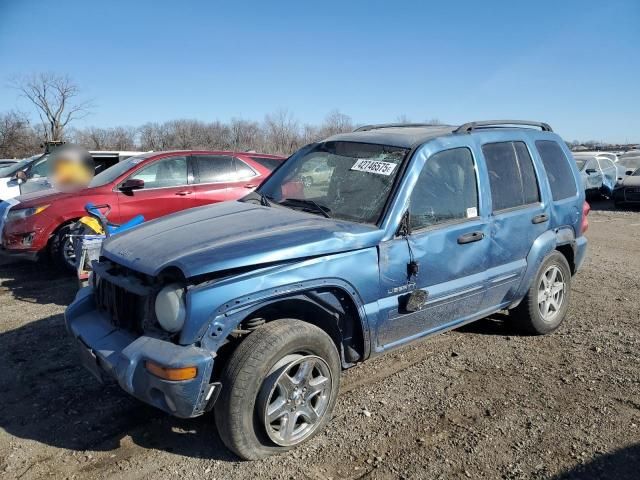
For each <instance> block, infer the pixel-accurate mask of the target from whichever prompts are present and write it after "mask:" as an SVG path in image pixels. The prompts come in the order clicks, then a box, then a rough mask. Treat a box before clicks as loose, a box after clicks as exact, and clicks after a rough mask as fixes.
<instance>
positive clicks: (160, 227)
mask: <svg viewBox="0 0 640 480" xmlns="http://www.w3.org/2000/svg"><path fill="white" fill-rule="evenodd" d="M382 235H383V232H382V231H381V230H379V229H378V228H377V227H375V226H373V225H362V224H357V223H352V222H346V221H342V220H335V219H330V218H324V217H321V216H318V215H314V214H310V213H305V212H300V211H296V210H291V209H289V208H284V207H280V206H271V207H263V206H259V205H254V204H250V203H243V202H225V203H220V204H217V205H208V206H204V207H199V208H193V209H190V210H185V211H182V212H179V213H175V214H173V215H169V216H166V217H163V218H160V219H157V220H153V221H151V222H147V223H144V224H142V225H140V226H138V227H136V228H134V229H132V230H129V231H126V232H123V233H120V234H117V235H115V236H113V237H111V238H109V239H108V240H107V241H106V242H105V243H104V250H103V254H104V255H105V256H106V257H107V258H110V259H111V260H113V261H115V262H117V263H119V264H122V265H125V266H127V267H129V268H132V269H134V270H136V271H139V272H142V273H145V274H147V275H153V276H155V275H157V274H158V273H159V272H160V271H162V270H163V269H165V268H167V267H171V266H172V267H177V268H179V269H180V270H181V271H182V272H183V273H184V275H185V276H186V277H192V276H195V275H201V274H205V273H213V272H218V271H223V270H228V269H232V268H241V267H246V266H251V265H256V266H257V265H261V264H270V263H274V262H284V261H290V260H295V259H301V258H305V257H312V256H317V255H327V254H330V253H338V252H345V251H349V250H356V249H360V248H365V247H370V246H374V245H376V244H377V243H378V242H379V241H380V239H381V238H382Z"/></svg>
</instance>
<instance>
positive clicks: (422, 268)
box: [65, 120, 589, 459]
mask: <svg viewBox="0 0 640 480" xmlns="http://www.w3.org/2000/svg"><path fill="white" fill-rule="evenodd" d="M588 210H589V206H588V204H587V203H586V202H585V198H584V192H583V190H582V188H581V183H580V176H579V173H578V170H577V168H576V166H575V162H574V161H573V159H572V157H571V153H570V152H569V150H568V149H567V147H566V145H565V143H564V142H563V141H562V139H561V138H560V137H559V136H558V135H556V134H555V133H553V132H552V130H551V128H550V127H549V126H548V125H547V124H545V123H539V122H524V121H513V120H510V121H482V122H471V123H467V124H464V125H462V126H457V127H456V126H443V125H438V126H433V125H419V124H408V125H404V124H403V125H394V124H391V125H371V126H366V127H362V128H359V129H357V130H356V131H354V132H352V133H344V134H338V135H335V136H332V137H330V138H328V139H326V140H324V141H322V142H319V143H315V144H311V145H308V146H306V147H304V148H302V149H301V150H299V151H298V152H296V153H295V154H294V155H292V156H291V157H290V158H289V159H288V160H287V161H286V162H284V163H283V164H282V165H281V166H280V167H279V168H277V169H276V170H275V171H274V173H273V174H272V175H271V176H270V177H269V178H268V179H267V180H266V181H265V182H264V183H263V184H262V185H261V186H260V187H259V188H258V189H257V190H256V191H254V192H251V193H250V194H248V195H247V196H246V197H245V198H243V199H241V200H239V201H233V202H226V203H221V204H217V205H212V206H205V207H199V208H194V209H191V210H186V211H183V212H180V213H177V214H174V215H170V216H167V217H165V218H161V219H158V220H154V221H151V222H148V223H145V224H143V225H141V226H139V227H136V228H134V229H132V230H130V231H128V232H124V233H122V234H120V235H118V236H115V237H112V238H110V239H108V240H107V241H106V242H105V244H104V247H103V252H102V256H101V260H100V261H99V262H96V263H95V264H94V274H93V277H92V280H91V285H90V286H88V287H86V288H84V289H82V290H80V291H79V292H78V294H77V297H76V299H75V300H74V302H73V303H72V304H71V305H70V306H69V307H68V309H67V311H66V315H65V316H66V325H67V329H68V331H69V333H70V334H71V335H72V336H73V338H74V339H75V340H76V342H77V345H78V346H79V350H80V352H81V358H82V363H83V364H84V366H85V367H86V368H87V369H88V370H90V371H91V372H92V373H93V374H95V375H96V376H97V377H98V378H99V379H104V378H110V377H111V378H114V379H115V380H117V382H118V383H119V384H120V386H121V387H122V388H123V389H124V390H126V391H127V392H129V393H130V394H131V395H134V396H135V397H137V398H138V399H140V400H142V401H144V402H147V403H149V404H151V405H154V406H156V407H158V408H160V409H162V410H164V411H166V412H168V413H170V414H172V415H176V416H178V417H195V416H198V415H202V414H204V413H205V412H208V411H209V410H214V414H213V415H214V417H215V421H216V424H217V428H218V431H219V433H220V436H221V438H222V439H223V441H224V442H225V444H226V445H227V446H228V447H229V448H230V449H231V450H233V451H234V452H235V453H236V454H238V455H239V456H240V457H242V458H245V459H257V458H263V457H265V456H268V455H270V454H274V453H278V452H281V451H284V450H287V449H290V448H293V447H294V446H296V445H298V444H300V443H302V442H304V441H307V440H309V439H310V438H311V437H312V436H313V435H315V434H317V433H318V432H319V431H321V430H322V429H323V428H324V427H325V426H326V424H327V423H328V422H329V419H330V416H331V412H332V409H333V407H334V404H335V402H336V396H337V394H338V388H339V383H340V372H341V369H343V368H348V367H350V366H353V365H355V364H356V363H358V362H362V361H364V360H366V359H368V358H371V357H373V356H375V355H378V354H381V353H383V352H385V351H387V350H390V349H393V348H395V347H399V346H401V345H404V344H407V343H409V342H412V341H414V340H418V339H423V338H425V337H428V336H430V335H434V334H436V333H441V332H444V331H447V330H450V329H452V328H456V327H459V326H461V325H463V324H466V323H468V322H472V321H474V320H478V319H481V318H483V317H485V316H488V315H490V314H492V313H494V312H497V311H499V310H508V312H509V313H508V317H509V319H510V320H511V321H512V322H513V323H514V324H515V325H517V326H518V327H519V328H520V329H521V330H522V331H523V332H526V333H528V334H545V333H549V332H552V331H554V330H555V329H556V328H558V327H559V325H560V324H561V323H562V321H563V320H564V317H565V315H566V313H567V308H568V306H569V300H570V295H571V279H572V276H573V275H574V274H575V273H576V271H577V270H578V269H579V267H580V265H581V264H582V262H583V259H584V257H585V251H586V245H587V240H586V238H585V237H584V231H585V230H586V228H587V225H588V223H587V218H586V216H587V214H588Z"/></svg>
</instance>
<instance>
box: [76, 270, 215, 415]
mask: <svg viewBox="0 0 640 480" xmlns="http://www.w3.org/2000/svg"><path fill="white" fill-rule="evenodd" d="M166 280H167V279H165V278H157V279H151V278H148V277H147V278H145V277H144V276H143V275H140V274H136V273H134V272H132V271H128V270H127V269H125V268H124V267H121V266H119V265H117V264H114V263H112V262H109V261H104V262H100V263H98V264H96V267H95V271H94V278H93V286H92V287H86V288H84V289H82V290H80V291H79V292H78V294H77V296H76V299H75V300H74V302H73V303H72V304H71V305H70V306H69V308H68V309H67V311H66V312H65V321H66V325H67V330H68V331H69V333H70V334H71V335H72V336H73V338H74V339H75V340H76V344H77V346H78V348H79V351H80V355H81V360H82V364H83V365H84V366H85V367H86V368H87V369H88V370H89V371H90V372H91V373H92V374H93V375H94V376H96V377H97V378H98V379H99V380H101V381H102V380H105V379H108V378H113V379H115V380H116V381H117V382H118V384H119V385H120V386H121V387H122V388H123V389H124V390H125V391H127V392H128V393H130V394H131V395H133V396H135V397H136V398H138V399H140V400H142V401H144V402H146V403H149V404H151V405H154V406H156V407H158V408H160V409H161V410H164V411H166V412H167V413H170V414H172V415H175V416H178V417H183V418H188V417H195V416H198V415H201V414H202V413H204V412H205V411H207V410H209V409H210V408H211V407H212V406H213V403H214V402H215V399H216V397H217V395H218V393H219V390H220V385H219V384H217V383H210V379H211V372H212V370H213V363H214V356H215V354H212V353H211V352H210V351H207V350H204V349H202V348H199V347H198V346H196V345H186V346H185V345H179V344H178V343H177V335H176V334H175V333H172V332H167V331H166V330H163V329H162V327H161V326H160V325H159V323H158V320H157V315H156V312H155V308H154V305H155V300H156V297H157V295H158V292H159V291H160V290H161V289H162V286H163V285H166Z"/></svg>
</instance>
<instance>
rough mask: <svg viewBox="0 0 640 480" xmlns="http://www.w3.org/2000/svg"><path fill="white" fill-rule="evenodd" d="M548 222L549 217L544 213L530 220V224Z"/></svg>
mask: <svg viewBox="0 0 640 480" xmlns="http://www.w3.org/2000/svg"><path fill="white" fill-rule="evenodd" d="M547 220H549V215H547V214H546V213H541V214H540V215H536V216H535V217H533V218H532V219H531V223H544V222H546V221H547Z"/></svg>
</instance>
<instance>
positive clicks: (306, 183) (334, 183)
mask: <svg viewBox="0 0 640 480" xmlns="http://www.w3.org/2000/svg"><path fill="white" fill-rule="evenodd" d="M408 151H409V150H408V149H406V148H399V147H392V146H387V145H376V144H368V143H355V142H325V143H322V144H320V145H317V146H314V147H313V148H311V149H308V150H307V151H303V152H302V153H300V154H298V155H297V156H295V157H293V158H292V159H291V160H290V161H288V162H287V163H286V164H285V165H284V166H283V167H282V168H280V169H279V170H278V171H276V172H275V173H274V175H273V176H272V177H271V178H270V179H268V180H267V181H266V182H265V184H264V185H263V186H262V188H260V193H261V194H262V195H263V196H264V198H265V199H266V200H268V201H269V202H275V203H277V204H280V205H283V206H286V207H289V208H293V209H297V210H303V211H306V212H309V213H315V214H318V215H323V216H326V217H332V218H339V219H342V220H349V221H353V222H359V223H376V222H377V221H378V219H379V217H380V215H381V214H382V209H383V207H384V204H385V202H386V200H387V197H388V196H389V192H390V191H391V188H392V186H393V183H394V180H395V178H396V176H397V175H398V171H399V170H400V164H401V163H402V161H403V159H404V158H405V156H406V154H407V152H408Z"/></svg>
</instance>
